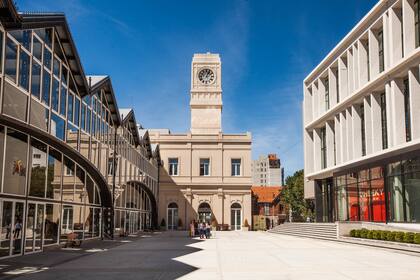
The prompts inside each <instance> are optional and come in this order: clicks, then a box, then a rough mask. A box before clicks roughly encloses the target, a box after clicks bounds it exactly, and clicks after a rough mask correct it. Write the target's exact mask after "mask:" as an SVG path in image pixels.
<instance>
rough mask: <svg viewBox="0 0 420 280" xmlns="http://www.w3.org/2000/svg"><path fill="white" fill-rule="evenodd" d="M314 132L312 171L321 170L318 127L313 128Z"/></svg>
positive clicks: (319, 132)
mask: <svg viewBox="0 0 420 280" xmlns="http://www.w3.org/2000/svg"><path fill="white" fill-rule="evenodd" d="M313 132H314V135H313V136H314V146H313V152H314V171H319V170H321V131H320V129H319V128H315V129H314V130H313Z"/></svg>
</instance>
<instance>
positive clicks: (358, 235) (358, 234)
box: [354, 229, 361, 238]
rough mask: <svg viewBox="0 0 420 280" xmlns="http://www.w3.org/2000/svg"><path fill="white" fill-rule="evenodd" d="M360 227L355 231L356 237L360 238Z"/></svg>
mask: <svg viewBox="0 0 420 280" xmlns="http://www.w3.org/2000/svg"><path fill="white" fill-rule="evenodd" d="M360 231H361V230H360V229H356V231H355V233H354V237H357V238H360Z"/></svg>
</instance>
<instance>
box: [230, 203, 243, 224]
mask: <svg viewBox="0 0 420 280" xmlns="http://www.w3.org/2000/svg"><path fill="white" fill-rule="evenodd" d="M241 222H242V207H241V205H240V204H239V203H234V204H232V206H231V208H230V228H231V230H241Z"/></svg>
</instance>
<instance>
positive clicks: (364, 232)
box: [360, 228, 369, 238]
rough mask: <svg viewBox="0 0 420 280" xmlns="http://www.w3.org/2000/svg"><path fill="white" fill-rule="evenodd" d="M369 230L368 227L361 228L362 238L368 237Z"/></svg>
mask: <svg viewBox="0 0 420 280" xmlns="http://www.w3.org/2000/svg"><path fill="white" fill-rule="evenodd" d="M368 232H369V231H368V230H367V229H365V228H362V229H361V230H360V237H361V238H367V234H368Z"/></svg>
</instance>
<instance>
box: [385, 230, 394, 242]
mask: <svg viewBox="0 0 420 280" xmlns="http://www.w3.org/2000/svg"><path fill="white" fill-rule="evenodd" d="M386 240H387V241H395V231H390V232H388V234H387V236H386Z"/></svg>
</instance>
